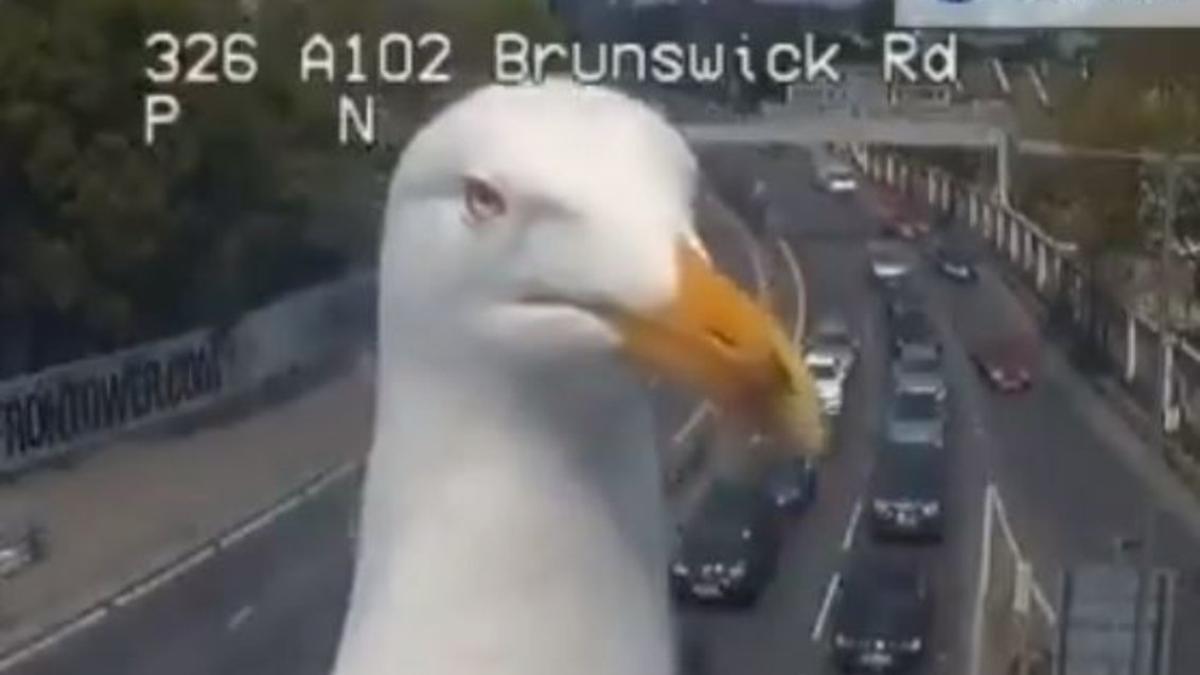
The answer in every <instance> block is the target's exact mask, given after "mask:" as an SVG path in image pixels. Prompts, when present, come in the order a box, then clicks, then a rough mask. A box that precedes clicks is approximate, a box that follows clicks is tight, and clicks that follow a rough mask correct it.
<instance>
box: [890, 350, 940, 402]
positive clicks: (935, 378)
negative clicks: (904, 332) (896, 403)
mask: <svg viewBox="0 0 1200 675" xmlns="http://www.w3.org/2000/svg"><path fill="white" fill-rule="evenodd" d="M892 387H893V388H894V389H895V390H896V391H915V392H925V393H932V394H935V395H936V396H937V397H938V398H941V399H944V398H945V397H946V378H945V376H944V374H943V373H942V352H941V350H940V349H938V348H937V346H936V345H932V344H929V343H920V342H918V343H906V344H904V345H903V346H902V348H901V349H900V352H899V353H898V354H897V355H896V358H895V359H894V360H893V361H892Z"/></svg>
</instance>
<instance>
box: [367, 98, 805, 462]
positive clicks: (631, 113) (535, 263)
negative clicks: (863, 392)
mask: <svg viewBox="0 0 1200 675" xmlns="http://www.w3.org/2000/svg"><path fill="white" fill-rule="evenodd" d="M697 173H698V171H697V163H696V159H695V156H694V155H693V154H692V152H691V150H690V149H689V148H688V146H687V144H686V142H685V141H684V139H683V138H682V136H681V135H680V134H679V133H678V132H677V131H676V130H675V129H673V128H672V127H671V126H670V125H669V124H668V123H667V122H666V120H664V119H663V118H662V117H661V116H660V115H659V114H658V113H657V112H655V111H654V110H653V109H651V108H650V107H648V106H646V105H644V104H641V103H639V102H637V101H635V100H634V99H632V98H630V97H627V96H625V95H623V94H620V93H618V92H615V91H613V90H610V89H606V88H601V87H586V86H582V85H578V84H575V83H571V82H568V81H561V80H550V81H547V82H544V83H541V84H537V85H522V86H500V85H492V86H487V87H484V88H482V89H479V90H476V91H475V92H473V93H471V94H469V95H468V96H466V97H465V98H463V99H462V100H460V101H458V102H456V103H454V104H452V105H451V106H449V107H448V108H447V109H446V110H444V111H443V112H442V113H441V114H440V115H438V116H437V117H435V118H434V119H433V120H432V121H430V122H429V123H428V124H427V125H426V126H425V127H424V128H422V129H421V130H420V131H419V132H418V133H417V134H416V135H415V136H414V137H413V139H412V141H411V142H410V144H409V146H408V147H407V148H406V150H405V152H404V155H403V156H402V157H401V160H400V164H399V166H398V168H397V170H396V172H395V174H394V175H393V178H392V183H391V186H390V191H389V195H388V206H387V213H386V220H385V232H384V242H383V251H382V259H381V265H380V274H381V284H380V288H381V298H380V323H381V351H382V352H383V354H384V357H385V358H386V356H387V350H388V349H402V348H403V347H400V346H398V345H400V344H401V342H402V337H403V336H400V335H396V334H394V333H395V332H397V331H399V330H406V331H412V330H414V329H415V330H432V327H433V326H434V325H435V324H436V325H440V326H441V327H442V328H447V327H453V329H454V330H457V329H462V330H463V331H466V332H468V333H477V334H479V333H481V334H486V335H488V336H489V337H500V338H501V339H503V340H504V341H505V342H506V344H509V345H518V346H520V347H521V348H527V349H528V351H529V353H541V352H540V351H539V350H543V351H544V350H563V349H567V350H580V351H588V352H606V353H611V354H613V355H616V356H618V357H620V358H623V359H626V360H628V361H629V362H630V363H632V364H633V365H634V366H635V367H636V368H638V369H639V370H641V371H644V372H646V373H647V374H653V375H656V376H657V375H661V376H665V377H666V378H668V379H670V380H674V381H676V382H679V383H681V384H683V385H685V386H689V387H691V388H694V389H696V390H698V392H699V393H700V394H702V395H703V396H705V397H706V398H709V399H711V400H713V401H714V402H715V403H717V404H718V405H719V406H720V407H722V408H724V409H726V410H729V411H731V412H733V413H735V414H736V415H737V416H738V417H740V418H742V419H745V420H749V421H751V422H753V423H754V424H755V425H759V426H760V427H761V428H762V429H763V430H766V431H771V432H775V434H776V435H778V436H780V437H782V438H784V439H786V440H789V441H794V443H789V445H793V446H794V447H798V448H800V449H801V451H802V452H805V453H806V454H816V453H820V452H822V451H823V450H824V448H825V438H824V426H823V423H822V420H821V416H820V413H819V408H818V404H817V396H816V393H815V386H814V384H813V381H812V379H811V377H810V375H809V373H808V371H807V368H806V367H805V365H804V364H803V361H802V360H801V359H800V358H799V355H798V354H797V352H796V348H795V347H794V346H793V345H792V344H791V343H790V341H789V339H788V338H787V337H786V334H785V331H784V330H783V329H782V327H781V326H780V325H779V323H778V321H777V320H776V319H775V318H774V317H773V316H772V314H771V313H770V312H769V311H768V310H767V309H766V308H764V307H763V306H762V305H761V304H760V303H758V302H757V301H755V300H753V299H752V298H751V297H750V296H749V295H747V294H746V293H745V292H744V291H742V290H741V289H739V287H738V286H737V285H736V284H735V283H734V282H733V281H731V280H730V279H729V278H728V277H727V276H725V275H723V274H722V273H720V272H719V271H718V270H717V269H716V268H715V267H714V265H713V264H712V262H711V259H710V257H709V255H708V254H707V253H706V252H705V250H704V247H703V245H702V243H701V240H700V238H699V236H698V235H697V233H696V230H695V226H694V215H695V214H694V203H695V198H696V193H697ZM399 327H403V328H402V329H401V328H399ZM389 331H391V332H392V334H389Z"/></svg>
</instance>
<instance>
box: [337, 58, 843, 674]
mask: <svg viewBox="0 0 1200 675" xmlns="http://www.w3.org/2000/svg"><path fill="white" fill-rule="evenodd" d="M697 173H698V170H697V163H696V160H695V157H694V155H693V154H692V152H691V150H690V149H689V148H688V146H687V144H686V142H685V141H684V139H683V138H682V136H681V135H680V134H679V133H678V132H677V131H676V130H675V129H673V128H672V127H671V126H670V125H669V123H668V122H667V121H666V120H665V119H664V118H663V117H662V116H661V115H659V114H658V113H657V112H655V111H653V110H652V109H651V108H649V107H648V106H646V105H644V104H642V103H639V102H637V101H636V100H635V99H633V98H631V97H628V96H626V95H624V94H622V93H619V92H616V91H614V90H611V89H608V88H604V87H596V86H584V85H580V84H576V83H572V82H569V81H563V80H547V81H544V82H542V83H538V84H526V85H517V86H500V85H489V86H486V87H483V88H481V89H477V90H475V91H473V92H471V93H469V94H467V95H466V96H465V97H464V98H462V99H460V100H459V101H457V102H455V103H452V104H451V105H450V106H449V107H447V108H446V109H445V110H443V111H442V112H441V113H440V114H439V115H437V116H436V117H434V118H433V119H432V120H431V121H430V122H428V123H427V124H426V125H425V126H424V127H423V128H421V129H420V130H419V131H418V132H417V133H416V134H415V135H414V137H413V138H412V139H411V141H410V143H409V144H408V146H407V148H406V149H405V150H404V152H403V153H402V156H401V158H400V161H399V163H398V165H397V168H396V170H395V172H394V174H393V176H392V179H391V183H390V186H389V193H388V199H387V207H386V211H385V215H384V221H385V222H384V232H383V242H382V250H381V257H380V267H379V280H380V281H379V301H378V302H379V307H378V319H379V333H378V354H379V355H378V360H377V366H376V367H377V371H378V372H377V378H376V383H377V384H376V386H377V405H376V411H377V412H376V420H375V428H374V441H373V445H372V448H371V451H370V454H369V456H368V461H367V470H366V477H365V482H364V486H363V491H362V503H361V511H360V523H361V528H360V536H359V537H358V540H357V544H356V545H357V546H358V549H357V553H356V557H355V571H354V582H353V588H352V590H351V593H350V600H349V608H348V610H347V615H346V620H345V623H344V626H343V629H342V636H341V641H340V644H339V647H338V652H337V656H336V659H335V663H334V671H333V672H334V674H335V675H408V674H412V675H418V674H419V675H668V674H670V673H672V672H674V670H675V653H674V652H675V649H674V644H675V641H674V635H675V633H674V628H673V626H672V622H671V615H670V611H669V594H668V586H667V581H668V576H667V565H668V560H667V554H668V547H669V543H668V542H669V536H668V534H667V530H668V528H667V526H666V523H667V513H666V509H665V505H664V497H663V495H662V488H661V478H660V476H661V469H660V466H659V455H658V452H657V450H656V445H655V436H654V428H653V424H652V422H653V420H652V416H651V409H650V405H649V394H648V381H649V380H650V379H651V378H653V377H657V376H659V375H661V376H663V377H664V378H666V379H669V380H670V381H672V382H675V383H678V385H680V386H684V387H691V388H694V389H695V390H696V391H697V393H699V394H701V395H703V396H704V397H706V398H708V399H710V400H712V401H713V402H715V403H716V404H718V405H719V406H720V407H721V408H722V409H723V410H726V411H729V412H730V413H731V414H730V417H731V418H736V419H738V420H741V421H743V422H745V423H746V424H751V425H757V426H754V428H756V429H757V428H763V429H769V430H771V431H772V433H775V434H777V435H778V436H779V437H780V438H783V439H787V441H788V442H787V443H785V444H784V445H786V446H787V447H789V448H792V449H794V450H795V451H796V452H799V453H803V454H806V455H809V456H815V455H817V454H819V453H821V452H823V451H824V448H825V442H824V429H823V427H822V423H821V421H820V416H819V413H818V409H817V404H816V400H817V399H816V396H815V390H814V387H813V383H812V380H811V379H810V377H809V375H808V372H807V370H806V369H805V367H804V366H803V362H802V360H801V359H800V358H799V356H798V354H796V353H795V349H794V347H793V346H792V345H791V344H790V343H789V341H788V338H787V337H786V336H785V334H784V331H783V330H782V329H781V327H780V326H779V324H778V322H777V321H776V320H775V319H774V318H773V317H772V316H771V314H770V313H769V312H768V311H767V310H766V309H765V308H764V307H762V306H760V305H759V304H758V303H757V302H755V301H754V300H752V299H750V298H749V296H747V295H746V294H745V293H744V292H742V291H741V290H740V289H739V288H738V287H737V286H736V284H734V283H733V282H732V281H730V280H729V279H728V278H727V277H725V276H723V275H722V274H721V273H720V272H719V271H717V270H716V269H715V268H714V265H713V263H712V262H711V259H710V257H709V255H708V253H706V252H705V251H704V248H703V245H702V243H701V241H700V238H699V236H698V235H697V233H696V231H695V228H694V227H693V206H692V205H693V202H694V199H695V197H696V191H697Z"/></svg>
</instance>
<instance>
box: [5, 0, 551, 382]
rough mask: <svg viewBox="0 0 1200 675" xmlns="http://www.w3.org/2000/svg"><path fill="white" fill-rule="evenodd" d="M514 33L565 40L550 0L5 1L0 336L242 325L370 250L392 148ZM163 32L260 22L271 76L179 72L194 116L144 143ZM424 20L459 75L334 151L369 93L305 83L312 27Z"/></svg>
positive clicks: (390, 90) (398, 26) (368, 256)
mask: <svg viewBox="0 0 1200 675" xmlns="http://www.w3.org/2000/svg"><path fill="white" fill-rule="evenodd" d="M251 6H254V7H255V8H256V9H255V10H254V11H253V12H252V15H251V16H247V14H246V8H247V7H251ZM502 29H505V30H507V29H512V30H519V31H521V32H523V33H525V34H527V35H529V36H531V37H534V38H537V39H553V38H557V37H559V36H561V29H560V28H559V27H558V26H557V25H556V23H555V22H554V21H553V20H552V19H551V18H550V16H549V15H548V13H547V12H546V10H545V8H544V7H543V3H541V2H539V0H511V1H507V0H495V1H492V2H485V3H479V2H475V1H468V0H450V1H447V0H341V1H339V2H323V1H317V0H311V1H308V0H300V1H292V0H257V2H253V1H252V0H4V1H2V2H0V325H2V326H3V327H4V331H0V349H4V348H5V345H4V344H3V343H2V339H3V335H4V334H5V333H8V334H13V333H20V334H24V335H30V334H32V336H33V342H34V343H38V342H39V341H43V340H51V341H59V342H61V338H62V337H63V335H64V334H69V335H70V337H71V338H72V341H73V344H72V345H71V346H70V347H69V349H67V351H68V352H74V353H76V354H77V353H78V352H82V351H93V350H97V349H108V348H112V347H115V346H117V345H120V344H125V343H129V342H134V341H138V340H144V339H148V338H153V337H158V336H161V335H163V334H167V333H171V332H174V331H178V330H182V329H185V328H189V327H191V326H195V325H198V324H207V323H213V322H227V321H230V320H232V319H233V318H234V317H236V315H237V314H238V313H239V312H241V311H244V310H245V309H247V308H249V307H251V306H254V305H256V304H259V303H261V302H264V301H266V300H268V299H270V298H271V297H273V296H275V295H278V294H279V293H281V292H284V291H286V290H289V289H292V288H295V287H297V286H300V285H305V284H308V283H312V282H314V281H317V280H320V279H323V278H327V277H329V276H331V275H333V274H336V273H337V272H338V271H339V270H341V269H343V268H345V267H346V266H347V265H349V264H353V263H355V262H367V261H371V260H372V259H373V257H374V255H375V253H374V251H375V249H376V243H377V242H376V239H377V236H378V223H379V222H380V207H381V206H382V202H383V197H384V194H383V193H384V188H385V183H386V181H385V179H386V176H387V173H388V172H389V171H390V169H391V165H392V163H393V162H394V161H395V157H394V150H395V149H396V146H398V145H400V144H402V143H403V140H404V136H405V135H406V134H407V133H409V132H410V131H411V129H413V128H414V127H415V126H416V124H417V123H418V122H419V121H420V120H422V119H424V118H425V117H427V116H428V115H429V114H430V113H431V112H432V111H433V109H434V108H435V106H436V105H439V104H440V102H441V101H442V100H444V99H445V98H448V94H452V93H454V92H456V91H458V90H459V89H461V88H462V87H465V86H469V85H470V84H472V83H473V82H477V81H479V80H480V79H482V77H483V76H486V74H487V73H489V72H490V55H491V49H490V45H491V35H492V34H494V33H495V32H496V31H497V30H502ZM157 30H169V31H172V32H174V33H176V34H178V35H183V34H186V33H189V32H192V31H200V30H205V31H213V32H216V33H217V34H218V35H222V34H227V33H228V32H231V31H234V30H247V31H250V32H252V33H253V34H254V35H255V36H256V38H257V41H258V49H257V50H256V58H257V61H258V65H259V73H258V76H257V77H256V78H255V80H254V81H253V82H252V83H250V84H227V83H226V84H217V85H187V86H174V87H167V88H166V89H165V90H166V91H168V92H169V93H174V94H176V95H178V96H179V97H180V100H181V104H182V110H183V113H182V115H183V116H182V118H181V122H180V124H178V125H176V126H174V127H171V128H169V129H166V130H165V131H163V132H162V134H163V135H162V136H161V138H160V140H159V141H158V142H157V143H156V145H155V146H154V147H153V148H146V147H145V146H144V145H143V143H142V139H141V134H142V121H143V109H142V106H143V96H144V94H145V93H147V92H148V91H151V90H152V88H153V89H160V87H157V86H152V84H151V83H150V82H148V80H147V79H146V78H145V76H144V71H143V69H144V68H145V67H146V66H147V65H149V61H150V58H151V57H150V53H149V51H148V50H147V49H145V48H144V40H145V38H146V36H147V35H149V34H150V33H152V32H154V31H157ZM424 30H440V31H443V32H445V33H447V34H448V35H449V36H450V37H451V38H452V39H453V40H454V48H455V55H454V60H455V63H456V64H457V65H458V68H459V72H457V73H456V74H455V75H456V76H455V83H454V85H453V86H449V87H447V86H438V87H432V86H418V85H384V87H385V88H386V96H387V113H388V114H389V116H390V117H393V118H394V119H395V120H396V123H395V132H394V133H395V135H396V137H395V138H393V139H392V143H391V144H390V146H389V147H388V148H385V149H383V150H376V151H374V152H369V151H366V150H362V149H357V148H341V147H338V146H337V145H336V143H337V139H336V129H337V117H336V100H337V94H339V93H350V92H356V93H363V92H366V91H374V90H372V89H367V88H365V87H364V86H363V85H345V84H344V83H336V84H322V83H311V82H310V83H302V82H300V80H299V76H298V66H299V53H300V47H301V44H302V42H303V41H304V40H305V39H306V38H307V37H308V36H310V35H311V34H313V33H315V32H322V33H324V34H326V35H327V36H328V37H329V38H330V39H331V40H333V41H334V42H335V43H339V42H340V41H341V40H344V39H345V37H346V36H348V35H349V34H350V33H361V34H363V36H364V44H365V45H373V44H374V43H375V42H376V39H377V36H378V35H380V34H381V33H383V32H384V31H404V32H409V33H410V34H414V35H415V34H418V33H419V32H421V31H424ZM338 56H339V63H338V69H339V71H340V72H342V73H344V72H345V70H346V68H347V65H348V64H346V62H345V61H346V58H345V56H346V53H345V51H344V50H342V51H340V52H339V55H338ZM366 56H367V57H368V58H369V59H373V58H374V51H373V49H371V50H368V53H367V54H366ZM368 63H370V61H368ZM60 351H61V350H60ZM60 356H61V355H60ZM60 356H59V357H60ZM55 358H58V357H55ZM31 360H32V362H31V363H27V364H26V366H27V367H36V366H39V365H42V364H41V363H40V362H39V357H38V356H37V355H36V354H35V355H34V357H33V358H32V359H31ZM41 360H44V358H43V359H41ZM10 361H11V359H10ZM27 361H28V359H27Z"/></svg>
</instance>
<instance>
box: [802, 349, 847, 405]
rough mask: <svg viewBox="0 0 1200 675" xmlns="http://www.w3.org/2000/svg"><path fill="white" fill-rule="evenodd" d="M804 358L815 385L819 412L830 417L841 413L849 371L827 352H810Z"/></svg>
mask: <svg viewBox="0 0 1200 675" xmlns="http://www.w3.org/2000/svg"><path fill="white" fill-rule="evenodd" d="M804 360H805V362H806V363H807V364H808V371H809V372H810V373H811V374H812V377H813V380H814V381H815V382H816V385H817V398H818V399H819V401H820V404H821V412H822V413H824V414H825V415H828V416H831V417H832V416H836V415H839V414H841V412H842V402H843V399H844V398H845V389H846V375H847V374H848V372H849V371H848V370H847V369H846V368H843V367H842V365H841V364H840V363H839V362H838V360H837V359H836V358H834V357H833V356H831V355H829V354H822V353H810V354H809V355H808V356H806V357H805V359H804Z"/></svg>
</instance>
